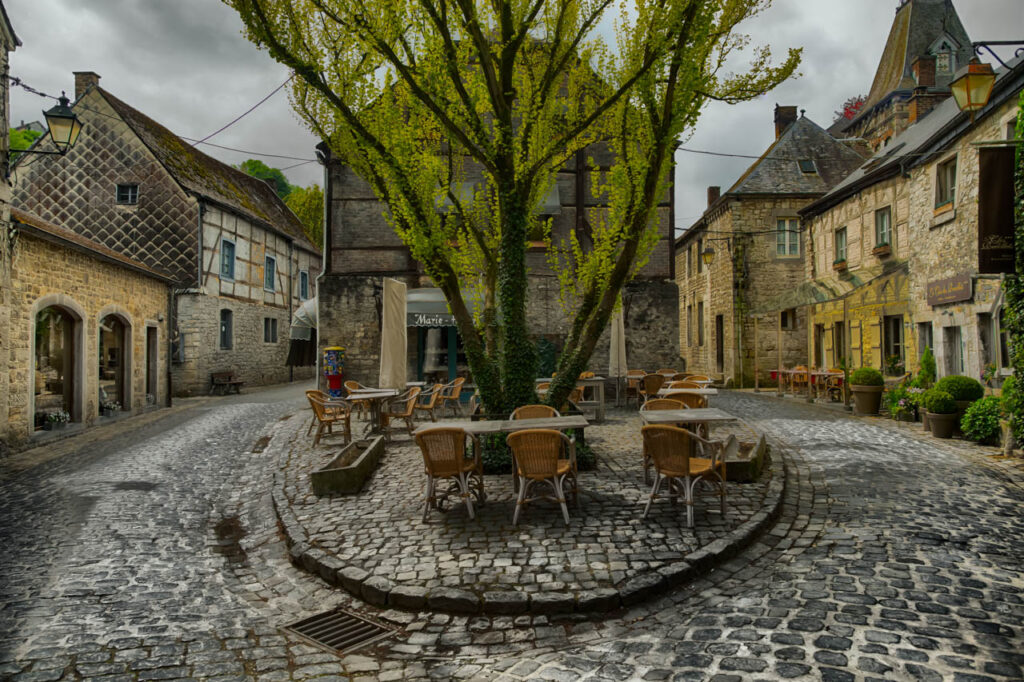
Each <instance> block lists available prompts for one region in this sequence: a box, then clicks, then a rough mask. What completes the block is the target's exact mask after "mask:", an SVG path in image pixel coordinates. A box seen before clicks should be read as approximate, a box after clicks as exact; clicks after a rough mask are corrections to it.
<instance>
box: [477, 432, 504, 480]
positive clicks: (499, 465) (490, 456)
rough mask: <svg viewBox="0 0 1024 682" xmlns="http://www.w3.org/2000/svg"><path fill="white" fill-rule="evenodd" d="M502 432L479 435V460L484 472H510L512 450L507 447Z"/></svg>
mask: <svg viewBox="0 0 1024 682" xmlns="http://www.w3.org/2000/svg"><path fill="white" fill-rule="evenodd" d="M505 439H506V436H505V434H503V433H491V434H488V435H484V436H480V460H481V461H482V462H483V465H484V473H485V474H511V473H512V451H511V450H509V449H508V444H507V443H506V442H505Z"/></svg>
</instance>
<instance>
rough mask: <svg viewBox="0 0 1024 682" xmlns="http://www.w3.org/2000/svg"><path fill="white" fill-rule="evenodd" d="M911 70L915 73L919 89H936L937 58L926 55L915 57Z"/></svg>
mask: <svg viewBox="0 0 1024 682" xmlns="http://www.w3.org/2000/svg"><path fill="white" fill-rule="evenodd" d="M910 69H911V71H913V72H914V80H915V81H917V87H919V88H934V87H935V56H934V55H930V54H926V55H921V56H920V57H914V61H912V62H911V63H910Z"/></svg>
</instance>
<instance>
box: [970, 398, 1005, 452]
mask: <svg viewBox="0 0 1024 682" xmlns="http://www.w3.org/2000/svg"><path fill="white" fill-rule="evenodd" d="M1002 402H1003V401H1002V400H1001V399H1000V398H997V397H996V396H994V395H990V396H988V397H986V398H982V399H981V400H976V401H975V402H974V403H972V404H971V406H970V407H968V408H967V411H966V412H965V413H964V418H963V419H961V420H960V430H961V431H963V432H964V436H966V437H967V438H969V439H971V440H973V441H974V442H976V443H995V442H996V441H998V439H999V431H1000V429H999V419H1000V417H1001V413H1002Z"/></svg>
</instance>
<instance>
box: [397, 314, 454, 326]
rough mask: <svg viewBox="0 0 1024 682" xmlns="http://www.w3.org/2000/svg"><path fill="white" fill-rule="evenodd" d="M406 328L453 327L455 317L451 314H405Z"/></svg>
mask: <svg viewBox="0 0 1024 682" xmlns="http://www.w3.org/2000/svg"><path fill="white" fill-rule="evenodd" d="M405 319H406V326H408V327H454V326H455V316H454V315H452V314H451V313H406V315H405Z"/></svg>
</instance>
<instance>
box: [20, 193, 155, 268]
mask: <svg viewBox="0 0 1024 682" xmlns="http://www.w3.org/2000/svg"><path fill="white" fill-rule="evenodd" d="M11 220H12V221H14V222H15V223H17V224H19V225H22V226H23V228H22V229H25V228H28V232H30V233H31V234H35V235H36V236H39V237H42V238H43V239H46V240H47V241H52V242H56V243H58V244H61V245H62V246H69V247H71V248H74V249H76V250H78V251H85V252H86V253H88V254H89V255H91V256H94V257H97V258H99V259H100V260H105V261H107V262H111V263H113V264H114V265H119V266H121V267H125V268H128V269H130V270H135V271H136V272H140V273H142V274H144V275H147V276H149V277H152V278H154V279H158V280H160V281H161V282H165V283H167V284H170V283H172V282H173V281H174V278H172V277H171V276H170V275H169V274H167V273H166V272H163V271H162V270H158V269H156V268H151V267H149V266H148V265H146V264H145V263H143V262H141V261H138V260H135V259H134V258H129V257H128V256H125V255H123V254H121V253H118V252H117V251H115V250H113V249H111V248H109V247H107V246H104V245H103V244H100V243H99V242H95V241H93V240H91V239H88V238H86V237H83V236H82V235H80V234H78V233H77V232H75V231H74V230H69V229H67V228H66V227H61V226H59V225H56V224H54V223H51V222H49V221H47V220H43V219H42V218H40V217H39V216H37V215H35V214H34V213H30V212H28V211H25V210H23V209H20V208H15V207H13V206H12V207H11Z"/></svg>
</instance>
